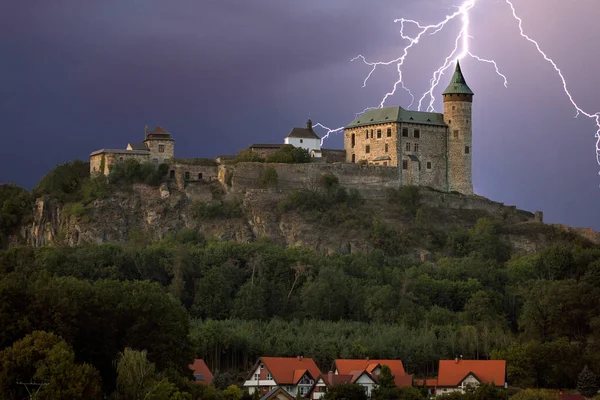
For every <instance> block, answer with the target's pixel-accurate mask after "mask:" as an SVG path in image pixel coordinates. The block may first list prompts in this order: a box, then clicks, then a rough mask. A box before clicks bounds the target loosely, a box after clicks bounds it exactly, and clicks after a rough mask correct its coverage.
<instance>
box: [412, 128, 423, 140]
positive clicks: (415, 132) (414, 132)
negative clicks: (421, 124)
mask: <svg viewBox="0 0 600 400" xmlns="http://www.w3.org/2000/svg"><path fill="white" fill-rule="evenodd" d="M413 135H414V137H415V138H416V139H418V138H420V137H421V130H419V129H415V130H414V131H413Z"/></svg>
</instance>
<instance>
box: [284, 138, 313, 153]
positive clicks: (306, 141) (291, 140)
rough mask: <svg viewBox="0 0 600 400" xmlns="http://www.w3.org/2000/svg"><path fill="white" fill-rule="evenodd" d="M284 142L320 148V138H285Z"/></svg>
mask: <svg viewBox="0 0 600 400" xmlns="http://www.w3.org/2000/svg"><path fill="white" fill-rule="evenodd" d="M285 144H291V145H292V146H294V147H301V148H303V149H306V150H308V151H309V152H310V151H311V150H321V139H303V138H285Z"/></svg>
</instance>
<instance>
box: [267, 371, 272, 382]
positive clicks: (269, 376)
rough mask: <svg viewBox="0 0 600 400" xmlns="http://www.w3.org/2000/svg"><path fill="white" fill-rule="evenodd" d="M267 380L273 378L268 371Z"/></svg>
mask: <svg viewBox="0 0 600 400" xmlns="http://www.w3.org/2000/svg"><path fill="white" fill-rule="evenodd" d="M267 380H268V381H270V380H273V375H271V374H270V373H268V372H267Z"/></svg>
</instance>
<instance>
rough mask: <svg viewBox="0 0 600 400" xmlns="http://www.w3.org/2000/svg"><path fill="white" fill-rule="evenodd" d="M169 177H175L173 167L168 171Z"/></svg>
mask: <svg viewBox="0 0 600 400" xmlns="http://www.w3.org/2000/svg"><path fill="white" fill-rule="evenodd" d="M169 178H171V179H175V170H174V169H172V170H171V171H169Z"/></svg>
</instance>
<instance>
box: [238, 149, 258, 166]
mask: <svg viewBox="0 0 600 400" xmlns="http://www.w3.org/2000/svg"><path fill="white" fill-rule="evenodd" d="M233 162H234V163H238V162H265V159H264V158H262V157H261V156H260V155H259V154H257V153H255V152H253V151H252V150H250V149H246V150H241V151H240V152H238V153H237V155H236V157H235V159H234V160H233Z"/></svg>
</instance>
